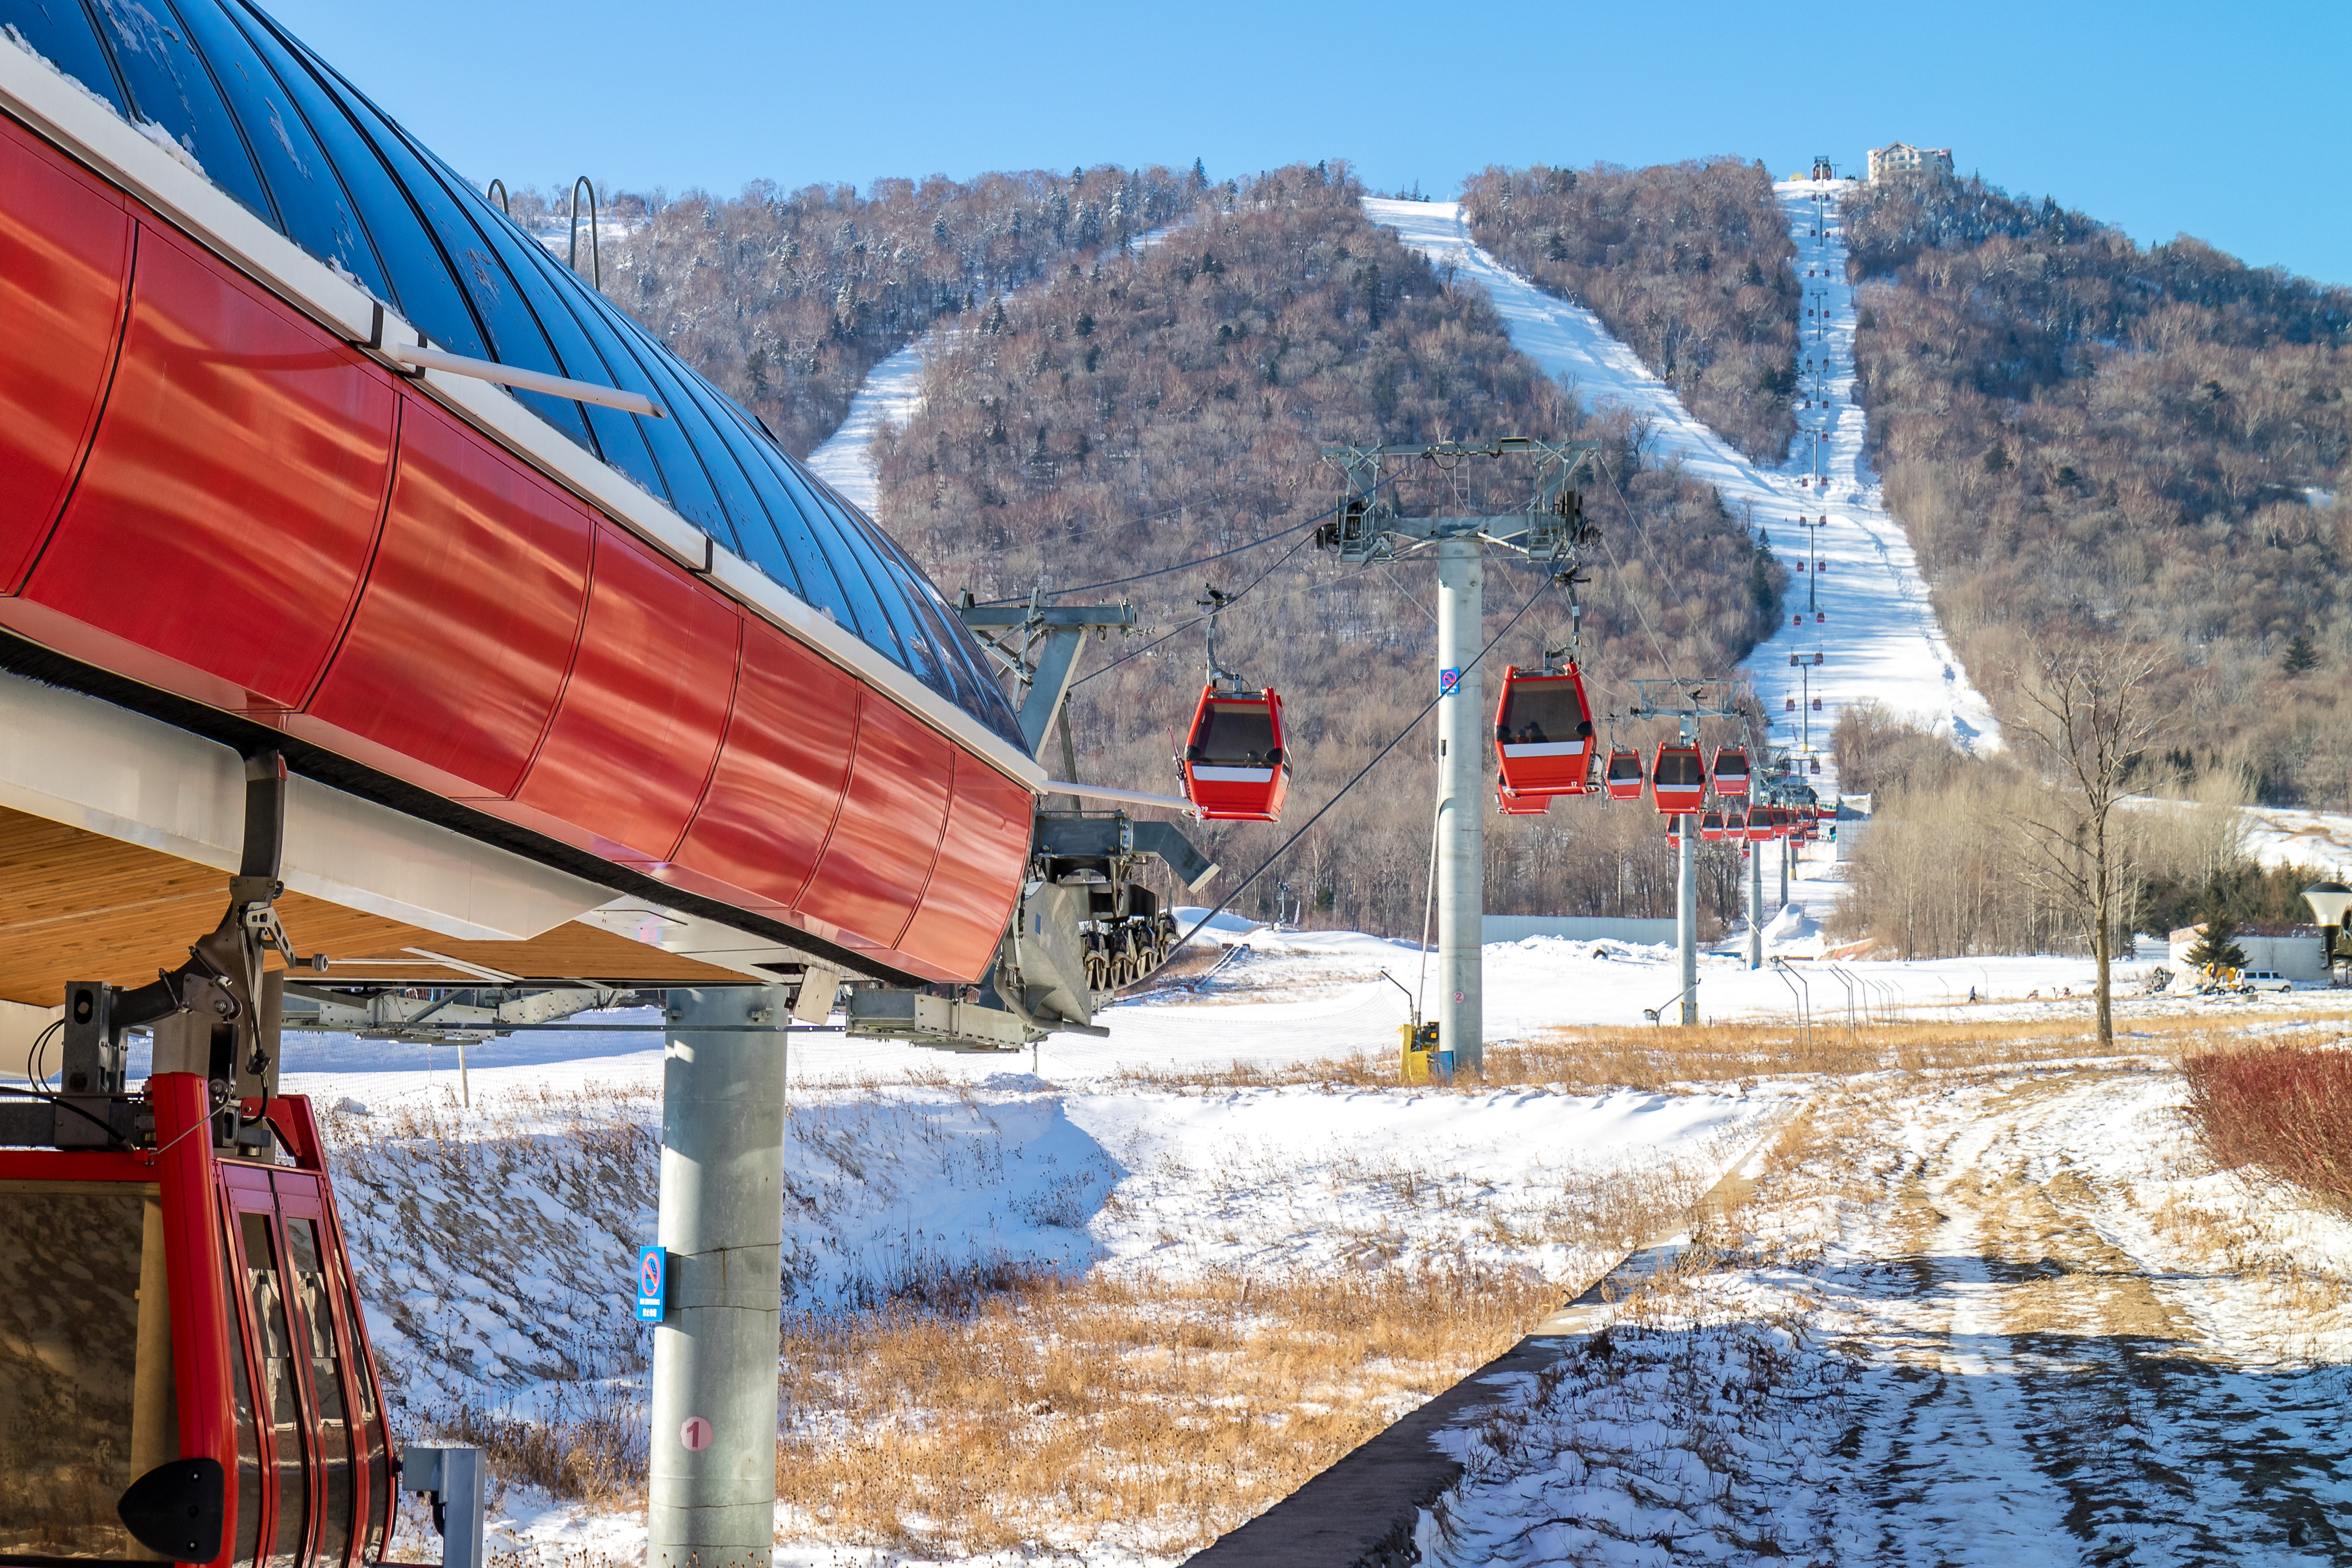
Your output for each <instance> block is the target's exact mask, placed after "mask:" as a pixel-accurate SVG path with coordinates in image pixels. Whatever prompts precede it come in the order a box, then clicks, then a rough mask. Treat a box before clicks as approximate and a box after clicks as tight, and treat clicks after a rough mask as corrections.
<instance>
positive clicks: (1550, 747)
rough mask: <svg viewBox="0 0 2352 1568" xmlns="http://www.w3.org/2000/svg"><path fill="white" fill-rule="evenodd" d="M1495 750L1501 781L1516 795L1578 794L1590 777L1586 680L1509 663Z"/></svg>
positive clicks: (1497, 710) (1498, 708)
mask: <svg viewBox="0 0 2352 1568" xmlns="http://www.w3.org/2000/svg"><path fill="white" fill-rule="evenodd" d="M1495 750H1496V752H1497V753H1499V754H1500V756H1501V758H1502V767H1503V783H1504V784H1505V786H1506V787H1507V788H1509V789H1510V790H1512V791H1513V792H1515V793H1517V794H1519V795H1582V794H1583V793H1584V792H1585V791H1586V790H1587V789H1588V788H1590V787H1591V778H1592V705H1591V703H1590V702H1589V701H1587V700H1585V696H1584V677H1583V676H1581V675H1580V674H1579V673H1578V672H1577V668H1576V666H1574V665H1573V664H1571V665H1570V666H1569V667H1568V668H1566V669H1565V670H1563V671H1561V672H1560V673H1559V674H1557V675H1549V674H1546V673H1545V672H1544V671H1542V670H1539V669H1521V668H1519V667H1518V666H1517V665H1510V666H1508V667H1507V668H1505V669H1504V671H1503V692H1502V696H1501V697H1500V698H1499V699H1497V700H1496V704H1495Z"/></svg>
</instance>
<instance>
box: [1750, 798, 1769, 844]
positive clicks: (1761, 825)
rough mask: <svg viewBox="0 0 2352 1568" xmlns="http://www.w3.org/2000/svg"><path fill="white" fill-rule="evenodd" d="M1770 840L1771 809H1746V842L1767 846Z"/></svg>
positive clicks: (1763, 806) (1757, 807) (1753, 806)
mask: <svg viewBox="0 0 2352 1568" xmlns="http://www.w3.org/2000/svg"><path fill="white" fill-rule="evenodd" d="M1771 838H1772V808H1771V807H1770V806H1769V805H1751V806H1749V807H1748V843H1750V844H1768V843H1769V842H1771Z"/></svg>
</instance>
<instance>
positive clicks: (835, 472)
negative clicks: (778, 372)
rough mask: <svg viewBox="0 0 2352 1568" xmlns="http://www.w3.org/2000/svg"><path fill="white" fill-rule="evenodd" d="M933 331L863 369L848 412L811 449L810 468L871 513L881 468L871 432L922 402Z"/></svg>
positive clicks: (902, 419) (897, 421)
mask: <svg viewBox="0 0 2352 1568" xmlns="http://www.w3.org/2000/svg"><path fill="white" fill-rule="evenodd" d="M931 340H932V334H931V333H929V332H925V333H924V334H923V335H922V336H921V337H919V338H917V339H916V340H915V341H914V342H911V343H908V345H907V346H906V347H905V348H903V349H900V350H899V351H898V353H894V354H892V355H891V356H890V357H889V358H888V359H886V360H884V361H883V362H882V363H880V364H877V365H876V366H875V367H874V368H873V369H872V370H869V371H867V372H866V380H865V382H864V383H863V384H860V385H859V387H858V388H857V395H856V396H855V397H853V398H851V399H850V400H849V414H848V416H847V417H845V418H844V419H843V420H842V422H841V428H840V429H838V430H835V432H834V433H833V434H832V435H831V436H828V437H825V441H824V445H823V446H821V447H818V448H817V449H816V450H815V451H814V452H811V453H810V454H809V461H808V466H809V471H810V472H812V473H814V475H816V477H817V478H818V479H823V480H824V482H825V483H826V484H829V485H831V486H832V487H833V488H834V489H837V490H839V491H840V492H841V493H842V494H843V495H845V496H846V497H848V498H849V499H850V500H853V501H855V502H856V504H857V508H858V510H860V511H863V512H864V513H865V514H866V516H868V517H871V516H873V515H874V506H875V502H876V500H877V497H878V489H879V485H880V480H881V473H880V469H879V468H878V467H877V464H876V462H875V458H874V437H877V435H879V434H881V430H882V424H883V421H885V420H887V421H888V422H889V423H891V424H893V425H904V424H905V423H906V422H907V421H908V420H909V419H912V418H913V417H914V416H915V415H916V413H917V412H918V411H919V410H920V409H921V408H922V406H923V362H924V361H925V360H927V359H929V357H930V353H931Z"/></svg>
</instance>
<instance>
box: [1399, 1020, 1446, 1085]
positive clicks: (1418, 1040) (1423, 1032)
mask: <svg viewBox="0 0 2352 1568" xmlns="http://www.w3.org/2000/svg"><path fill="white" fill-rule="evenodd" d="M1397 1039H1398V1042H1399V1043H1400V1044H1401V1045H1402V1047H1403V1051H1402V1058H1403V1068H1404V1081H1405V1082H1406V1083H1407V1084H1417V1083H1451V1082H1452V1081H1453V1080H1454V1053H1453V1052H1452V1051H1441V1050H1439V1049H1438V1048H1437V1026H1436V1025H1435V1024H1401V1025H1399V1026H1397Z"/></svg>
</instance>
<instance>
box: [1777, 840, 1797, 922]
mask: <svg viewBox="0 0 2352 1568" xmlns="http://www.w3.org/2000/svg"><path fill="white" fill-rule="evenodd" d="M1796 853H1797V846H1796V844H1795V843H1794V842H1793V841H1792V840H1790V839H1786V838H1783V839H1781V840H1780V907H1781V908H1782V909H1784V910H1785V909H1787V908H1788V907H1789V861H1790V858H1791V857H1793V856H1794V855H1795V854H1796Z"/></svg>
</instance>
